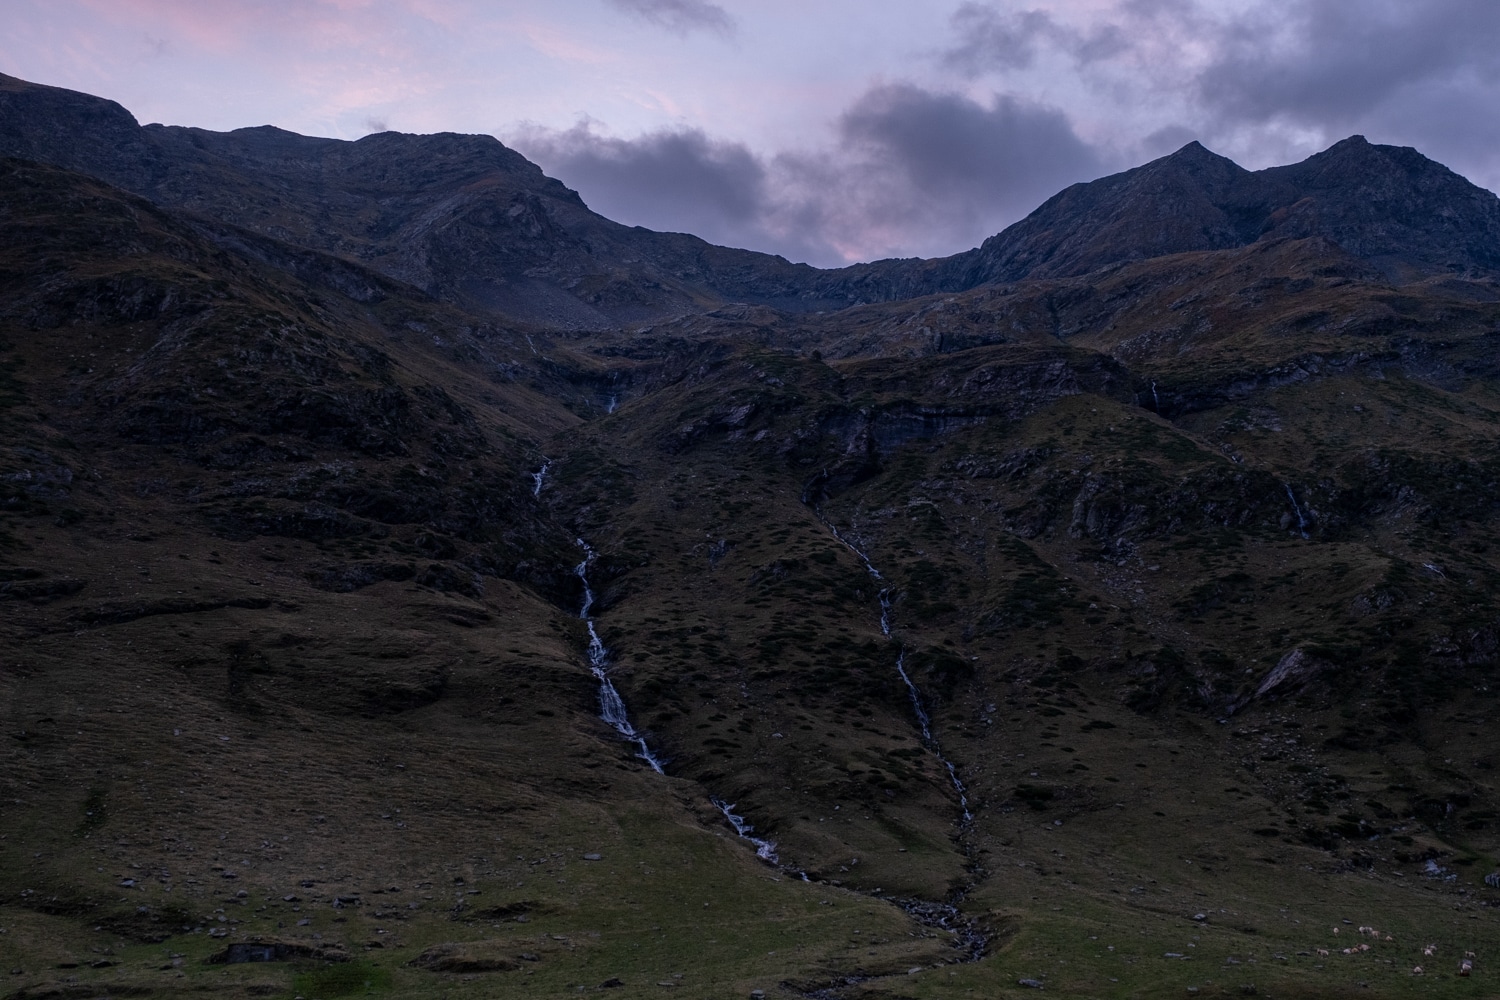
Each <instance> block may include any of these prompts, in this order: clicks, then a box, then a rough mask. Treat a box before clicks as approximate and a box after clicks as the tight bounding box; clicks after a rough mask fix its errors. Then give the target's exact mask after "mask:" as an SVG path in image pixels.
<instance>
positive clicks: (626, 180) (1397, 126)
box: [0, 0, 1500, 266]
mask: <svg viewBox="0 0 1500 1000" xmlns="http://www.w3.org/2000/svg"><path fill="white" fill-rule="evenodd" d="M0 15H3V21H4V30H3V31H0V72H4V73H8V74H10V75H12V76H18V77H21V78H23V79H27V80H32V81H35V82H38V83H46V84H51V85H54V86H61V87H68V88H72V89H75V90H82V91H85V92H88V93H91V94H97V95H100V96H103V97H109V98H111V99H113V100H116V101H118V102H119V103H121V104H123V105H124V106H125V107H126V108H128V109H129V110H130V111H131V112H133V113H134V114H135V116H136V117H137V118H138V119H139V120H140V121H142V122H143V123H146V122H162V123H165V124H172V125H193V126H198V127H201V128H209V129H217V130H228V129H234V128H241V127H245V126H255V125H264V124H271V125H277V126H280V127H281V128H286V129H290V130H293V131H296V132H301V133H304V134H309V135H325V136H335V137H339V138H344V139H357V138H359V137H360V136H363V135H367V134H369V133H371V132H379V131H384V130H387V129H395V130H399V131H403V132H439V131H454V132H478V133H488V134H491V135H494V136H496V137H497V138H499V139H500V140H501V141H502V142H505V143H506V144H507V145H510V146H512V147H514V148H515V149H517V150H519V151H520V152H522V153H523V154H525V155H526V156H527V157H529V158H530V159H532V160H534V161H535V162H537V163H539V164H540V165H541V166H542V167H543V169H545V170H546V171H547V172H548V173H549V174H551V175H552V176H554V177H557V178H559V179H561V180H562V181H564V182H565V183H567V184H568V185H569V186H570V187H573V188H575V189H576V190H578V191H579V193H580V194H581V195H582V196H583V198H584V200H585V201H586V202H587V203H588V204H589V206H590V207H591V208H593V209H594V210H595V211H598V212H600V213H602V214H604V215H606V216H608V217H610V218H612V219H615V220H617V221H620V222H624V223H627V224H630V225H643V226H648V227H650V228H653V229H660V230H671V231H679V232H691V233H695V234H697V235H699V236H702V237H703V238H705V239H708V240H710V241H712V242H715V243H722V244H726V245H730V246H743V247H749V248H752V249H756V250H764V251H767V252H772V253H780V254H783V255H785V256H787V257H789V258H791V259H793V260H799V261H808V262H810V263H814V264H818V265H821V266H837V265H840V264H844V263H849V262H852V261H857V260H870V259H875V258H881V257H893V256H895V257H908V256H924V257H930V256H941V255H946V254H951V253H956V252H959V251H961V250H965V249H968V248H969V247H972V246H975V245H977V244H978V243H979V242H981V241H982V240H984V239H985V238H986V237H987V236H990V235H992V234H994V233H996V232H998V231H999V230H1001V229H1003V228H1004V227H1005V226H1006V225H1009V224H1010V223H1012V222H1014V221H1016V220H1018V219H1020V218H1022V217H1024V216H1025V215H1026V214H1027V213H1028V212H1030V211H1031V210H1032V209H1034V208H1035V207H1036V206H1037V205H1039V204H1041V203H1042V202H1043V201H1044V200H1045V199H1046V198H1048V197H1050V196H1051V195H1052V194H1054V193H1056V192H1057V191H1059V190H1061V189H1062V188H1063V187H1065V186H1067V185H1068V184H1071V183H1074V182H1078V181H1085V180H1090V179H1093V178H1095V177H1099V176H1103V175H1105V174H1108V173H1113V172H1115V171H1118V170H1122V169H1126V168H1128V167H1131V166H1135V165H1137V164H1140V163H1142V162H1145V161H1147V160H1149V159H1152V158H1154V157H1157V156H1162V155H1165V154H1167V153H1170V152H1171V151H1173V150H1174V149H1177V148H1178V147H1180V146H1182V145H1184V144H1185V143H1187V142H1189V141H1192V140H1194V139H1197V140H1199V141H1201V142H1203V144H1204V145H1206V146H1208V147H1209V148H1210V149H1213V150H1215V151H1216V152H1219V153H1222V154H1224V155H1226V156H1229V157H1231V158H1232V159H1234V160H1236V161H1237V162H1239V163H1241V164H1242V165H1244V166H1246V167H1249V168H1251V169H1258V168H1261V167H1266V166H1272V165H1275V164H1279V163H1287V162H1292V161H1295V160H1300V159H1302V158H1304V157H1306V156H1309V155H1311V154H1312V153H1315V152H1317V151H1318V150H1320V149H1323V148H1326V147H1327V146H1328V145H1331V144H1332V143H1333V142H1336V141H1337V140H1339V139H1341V138H1344V137H1346V136H1348V135H1352V134H1356V133H1358V134H1363V135H1365V136H1366V137H1368V138H1369V139H1370V141H1372V142H1382V143H1391V144H1395V145H1407V146H1415V147H1417V148H1418V149H1420V150H1422V151H1423V152H1424V153H1426V154H1427V155H1428V156H1431V157H1432V158H1434V159H1436V160H1439V161H1440V162H1443V163H1445V164H1447V165H1448V166H1449V167H1451V168H1452V169H1454V170H1456V171H1458V172H1459V173H1461V174H1463V175H1465V176H1467V177H1469V178H1470V179H1471V180H1473V181H1474V182H1475V183H1477V184H1480V185H1482V186H1484V187H1488V188H1490V189H1492V190H1495V189H1500V3H1497V2H1496V0H1420V2H1418V0H1021V2H1011V0H940V2H931V0H796V2H794V0H717V2H715V0H0Z"/></svg>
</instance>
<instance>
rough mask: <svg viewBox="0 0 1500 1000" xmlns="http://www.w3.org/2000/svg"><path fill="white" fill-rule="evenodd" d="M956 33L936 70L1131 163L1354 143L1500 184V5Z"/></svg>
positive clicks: (955, 18) (1254, 156)
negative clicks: (1184, 145) (1066, 116)
mask: <svg viewBox="0 0 1500 1000" xmlns="http://www.w3.org/2000/svg"><path fill="white" fill-rule="evenodd" d="M949 29H950V40H949V44H948V45H947V46H946V47H944V48H943V49H941V50H940V51H939V52H938V54H937V57H936V60H935V62H936V64H937V66H938V67H940V68H941V69H942V70H944V71H947V72H954V73H957V74H959V76H960V77H961V78H964V79H967V80H971V81H978V80H986V81H989V82H991V83H992V85H994V86H996V87H998V88H1001V89H1004V90H1006V91H1007V92H1012V93H1021V94H1032V95H1049V96H1051V98H1052V99H1053V100H1055V101H1058V102H1059V103H1060V104H1061V105H1062V106H1063V107H1065V108H1066V109H1068V110H1069V112H1070V113H1071V114H1072V115H1073V116H1074V117H1075V119H1077V120H1082V121H1085V122H1087V125H1088V130H1089V133H1090V134H1091V135H1092V136H1094V137H1096V138H1097V139H1098V140H1099V141H1108V142H1112V143H1113V144H1114V145H1116V146H1117V147H1118V148H1120V149H1129V150H1131V151H1132V155H1131V156H1130V157H1129V158H1131V159H1136V158H1141V157H1144V156H1148V155H1157V154H1159V153H1160V152H1162V151H1163V149H1164V144H1165V143H1166V142H1167V141H1176V139H1178V138H1181V137H1183V136H1188V135H1191V136H1195V137H1199V138H1202V139H1203V140H1204V141H1205V142H1207V143H1208V144H1209V145H1210V146H1213V147H1214V148H1216V149H1219V150H1220V151H1222V152H1224V153H1226V154H1228V155H1231V156H1234V157H1236V158H1238V159H1242V160H1243V161H1245V162H1246V164H1247V165H1248V166H1266V165H1269V164H1271V163H1277V162H1286V161H1287V160H1293V159H1300V158H1301V157H1304V156H1307V155H1309V154H1311V153H1312V152H1315V151H1316V150H1318V149H1322V148H1324V147H1326V146H1327V145H1329V144H1331V143H1332V142H1334V141H1337V140H1338V139H1342V138H1344V137H1345V136H1348V135H1350V134H1352V133H1356V132H1359V133H1364V134H1367V135H1368V136H1369V137H1370V138H1371V139H1372V140H1374V141H1377V142H1391V143H1397V144H1403V145H1415V146H1417V147H1418V148H1420V149H1422V150H1423V151H1424V152H1427V153H1428V154H1429V155H1431V156H1434V157H1436V158H1439V159H1443V160H1445V162H1449V163H1450V165H1452V166H1454V167H1455V168H1456V169H1458V170H1460V171H1461V172H1465V173H1470V174H1473V175H1475V176H1476V179H1478V180H1479V181H1480V182H1481V183H1486V182H1488V183H1494V182H1495V181H1496V180H1500V150H1497V143H1500V120H1497V117H1496V116H1495V114H1494V112H1493V109H1494V108H1495V107H1496V106H1497V105H1500V4H1496V3H1494V0H1424V2H1422V3H1411V2H1408V0H1359V2H1355V0H1238V2H1235V3H1225V2H1222V0H1100V2H1093V0H1089V2H1084V0H1053V2H1050V3H1047V4H1046V5H1045V7H1044V8H1042V7H1038V8H1037V9H1026V8H1021V7H1018V6H1017V5H1015V4H1013V3H1000V2H985V3H980V2H966V3H963V4H961V5H959V7H958V8H957V9H956V11H955V12H954V13H953V14H952V15H951V17H950V20H949Z"/></svg>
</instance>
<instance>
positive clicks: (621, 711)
mask: <svg viewBox="0 0 1500 1000" xmlns="http://www.w3.org/2000/svg"><path fill="white" fill-rule="evenodd" d="M543 468H544V470H545V466H544V467H543ZM538 488H540V487H538ZM578 546H579V548H581V549H583V562H581V563H579V564H578V565H577V566H576V567H574V569H573V573H574V575H575V576H577V577H578V579H579V580H580V581H582V583H583V607H582V608H580V609H579V611H578V617H579V618H581V619H582V620H583V623H584V624H585V625H587V626H588V630H589V670H591V671H592V672H593V674H594V676H595V677H596V678H598V679H599V718H601V719H603V720H604V721H605V722H607V723H609V724H610V725H611V726H613V727H614V728H615V732H617V733H619V734H620V735H621V736H623V737H625V738H626V739H627V740H630V741H631V742H632V743H634V744H635V745H636V746H637V747H639V748H640V752H639V753H637V754H636V756H637V757H639V758H640V759H641V760H643V761H645V762H646V763H647V764H650V765H651V770H653V771H655V772H656V773H657V774H665V773H666V772H665V771H663V770H662V762H661V759H660V758H658V757H657V756H656V754H654V753H652V752H651V748H650V747H649V746H647V744H646V738H645V737H644V736H642V735H641V734H640V733H639V732H637V731H636V728H635V726H633V725H631V724H630V716H629V715H628V714H627V713H626V711H625V700H624V699H623V698H621V697H620V692H619V691H617V690H615V685H614V682H613V681H611V680H610V679H609V650H608V649H606V648H605V646H604V640H602V639H600V638H599V633H598V632H597V631H595V629H594V620H593V619H592V618H590V617H589V612H590V611H592V610H593V608H594V588H593V587H591V586H590V585H589V567H590V566H592V565H593V564H594V550H593V549H591V548H589V545H588V543H587V542H585V541H584V540H583V539H581V538H580V539H578Z"/></svg>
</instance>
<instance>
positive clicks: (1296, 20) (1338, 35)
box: [1198, 0, 1500, 127]
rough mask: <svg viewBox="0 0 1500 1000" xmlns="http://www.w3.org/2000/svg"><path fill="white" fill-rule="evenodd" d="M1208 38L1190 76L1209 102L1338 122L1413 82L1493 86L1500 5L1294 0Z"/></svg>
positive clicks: (1262, 114) (1256, 116)
mask: <svg viewBox="0 0 1500 1000" xmlns="http://www.w3.org/2000/svg"><path fill="white" fill-rule="evenodd" d="M1217 42H1218V44H1217V46H1216V48H1217V49H1218V52H1217V55H1216V57H1215V59H1214V60H1213V62H1212V63H1211V64H1210V65H1209V66H1208V68H1207V69H1206V70H1205V71H1204V72H1203V73H1202V75H1201V76H1200V77H1199V79H1198V85H1199V89H1200V93H1201V95H1202V97H1203V99H1204V101H1205V103H1206V104H1208V106H1209V107H1211V108H1213V109H1214V110H1215V111H1218V112H1220V113H1223V114H1227V115H1229V116H1231V117H1232V118H1234V119H1236V120H1240V121H1266V120H1269V119H1273V118H1278V117H1280V118H1286V119H1290V120H1294V121H1297V122H1301V123H1308V124H1319V125H1322V124H1327V125H1329V126H1330V127H1338V126H1339V125H1341V124H1353V123H1356V122H1359V121H1364V120H1368V118H1369V117H1370V116H1371V115H1372V114H1374V113H1376V112H1378V111H1379V110H1380V109H1381V108H1382V107H1384V106H1387V105H1390V104H1392V103H1394V102H1397V101H1399V99H1400V98H1401V97H1402V95H1403V94H1405V93H1407V92H1409V91H1411V90H1412V89H1414V88H1415V89H1418V90H1426V91H1429V92H1432V91H1436V92H1441V91H1443V90H1445V89H1448V87H1447V86H1446V85H1456V89H1462V90H1467V91H1470V92H1472V90H1473V88H1474V86H1475V85H1476V84H1479V85H1488V86H1490V87H1493V86H1494V84H1495V83H1496V79H1497V75H1500V5H1497V4H1496V3H1495V2H1494V0H1424V2H1422V3H1405V2H1401V3H1390V2H1367V3H1350V2H1348V0H1302V2H1300V3H1295V4H1278V5H1276V6H1275V7H1274V8H1270V7H1267V8H1261V9H1257V10H1255V11H1252V12H1251V13H1249V14H1247V15H1244V16H1242V17H1240V18H1238V19H1236V20H1234V21H1231V22H1229V23H1228V24H1226V25H1225V26H1224V27H1223V29H1222V31H1221V33H1220V36H1219V38H1218V39H1217ZM1434 85H1436V86H1434ZM1434 96H1436V94H1434Z"/></svg>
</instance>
